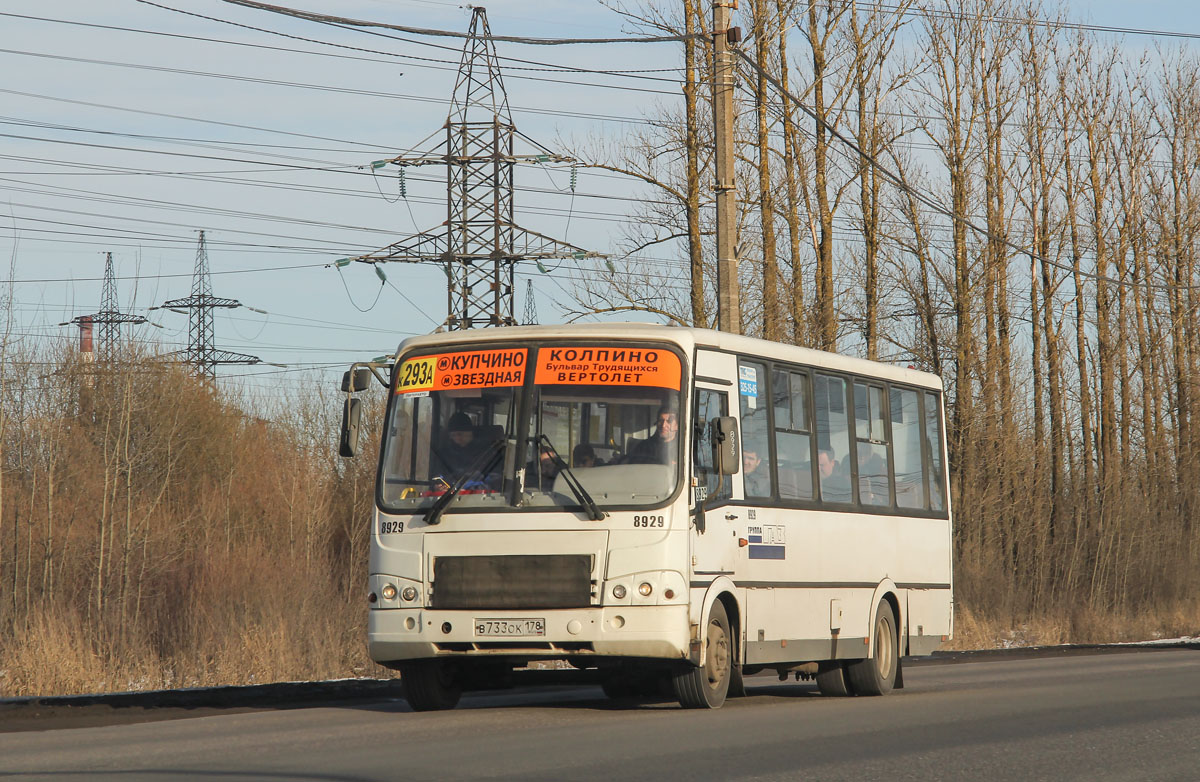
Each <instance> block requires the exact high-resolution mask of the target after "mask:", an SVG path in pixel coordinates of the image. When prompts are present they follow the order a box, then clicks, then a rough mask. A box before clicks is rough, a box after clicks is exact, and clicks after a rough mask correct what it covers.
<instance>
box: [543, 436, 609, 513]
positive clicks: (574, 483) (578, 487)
mask: <svg viewBox="0 0 1200 782" xmlns="http://www.w3.org/2000/svg"><path fill="white" fill-rule="evenodd" d="M538 441H539V442H542V443H545V444H546V450H547V452H548V453H549V454H550V458H551V459H553V460H554V466H555V467H557V468H558V471H559V473H561V474H562V476H563V480H564V482H565V483H566V484H567V486H570V487H571V492H572V493H573V494H574V495H575V499H577V500H579V504H580V505H582V506H583V507H584V508H585V509H586V510H587V512H588V518H590V519H591V520H592V521H601V520H602V519H603V518H604V517H605V516H606V515H607V514H606V513H605V512H604V511H602V510H600V506H599V505H597V504H596V501H595V500H593V499H592V495H590V494H588V491H587V489H585V488H583V484H582V483H580V482H579V478H577V477H576V476H575V473H573V472H571V468H570V467H569V466H567V463H566V462H565V461H563V458H562V457H561V456H559V455H558V449H557V448H555V447H554V443H552V442H550V438H549V437H547V436H546V435H544V434H541V435H538Z"/></svg>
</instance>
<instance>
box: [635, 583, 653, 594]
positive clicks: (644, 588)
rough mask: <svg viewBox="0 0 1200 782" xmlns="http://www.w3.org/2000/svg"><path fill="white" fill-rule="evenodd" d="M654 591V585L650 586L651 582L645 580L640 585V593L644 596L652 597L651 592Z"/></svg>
mask: <svg viewBox="0 0 1200 782" xmlns="http://www.w3.org/2000/svg"><path fill="white" fill-rule="evenodd" d="M653 591H654V587H652V586H650V582H648V581H643V582H642V583H641V584H639V585H638V594H639V595H641V596H642V597H650V593H651V592H653Z"/></svg>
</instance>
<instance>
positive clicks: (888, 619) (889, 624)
mask: <svg viewBox="0 0 1200 782" xmlns="http://www.w3.org/2000/svg"><path fill="white" fill-rule="evenodd" d="M874 630H875V651H874V653H873V654H872V655H871V656H870V657H868V658H866V659H865V660H855V661H854V662H851V663H848V664H847V665H846V678H847V679H848V683H849V685H850V689H851V691H852V692H854V694H856V695H885V694H887V693H889V692H891V691H892V687H894V686H895V684H896V671H898V670H899V669H900V654H899V650H900V642H899V640H898V639H897V637H896V613H895V612H894V611H893V610H892V605H891V603H889V602H888V601H886V600H881V601H879V607H878V608H876V609H875V624H874Z"/></svg>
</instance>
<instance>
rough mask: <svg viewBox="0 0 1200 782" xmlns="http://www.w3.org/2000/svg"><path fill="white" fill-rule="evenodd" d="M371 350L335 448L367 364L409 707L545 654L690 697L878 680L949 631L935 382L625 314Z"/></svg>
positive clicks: (380, 652)
mask: <svg viewBox="0 0 1200 782" xmlns="http://www.w3.org/2000/svg"><path fill="white" fill-rule="evenodd" d="M385 368H386V365H381V364H375V365H355V366H354V367H352V369H351V371H350V372H348V373H346V379H345V380H344V382H343V390H345V391H346V392H347V400H346V408H345V413H344V417H343V422H344V426H343V435H342V452H343V455H353V453H354V451H355V449H356V445H355V444H356V442H357V427H358V408H357V405H358V403H359V400H358V399H357V398H354V397H353V394H355V393H356V392H358V391H361V390H363V389H365V388H366V387H367V385H369V383H370V375H371V374H372V373H374V375H375V377H376V378H377V379H379V381H380V382H382V383H386V384H388V385H389V390H390V393H389V397H390V398H389V402H388V408H387V413H386V421H385V426H384V432H383V438H382V449H381V455H380V462H379V473H378V482H377V491H376V497H375V501H376V508H375V512H374V521H373V529H372V534H371V549H370V571H369V572H370V575H369V580H370V584H369V590H368V592H369V595H368V599H369V602H370V609H369V613H368V615H369V619H368V641H369V648H370V655H371V657H372V659H374V660H375V661H377V662H379V663H380V664H382V665H385V666H388V667H392V668H396V669H399V670H400V672H401V679H402V684H403V688H404V691H405V695H406V697H407V699H408V701H409V703H410V704H411V706H412V707H413V708H414V709H417V710H434V709H447V708H453V707H454V705H455V704H456V703H457V702H458V699H459V695H460V694H461V692H462V690H463V689H464V687H465V688H470V687H474V686H487V685H488V684H490V683H494V682H495V681H496V680H499V679H502V678H503V677H506V676H508V675H509V673H510V672H511V671H512V670H513V669H514V668H518V667H522V666H527V665H529V663H530V662H531V661H541V660H565V661H567V662H568V663H569V664H570V665H572V666H574V667H576V668H592V669H596V673H597V674H598V677H599V678H600V679H601V680H602V681H603V682H604V685H605V691H606V692H608V693H609V694H610V695H618V694H623V693H624V694H628V693H631V692H636V691H638V690H642V689H646V688H655V687H667V686H668V683H669V686H670V687H672V688H673V692H674V694H675V696H676V697H677V698H678V699H679V701H680V703H681V704H682V705H683V706H685V707H691V708H716V707H719V706H720V705H721V704H722V703H723V702H724V701H725V699H726V697H727V696H729V695H738V694H741V693H742V692H744V690H743V683H742V677H743V676H744V675H747V674H751V673H757V672H760V671H763V670H774V671H776V672H778V674H779V676H780V678H781V679H782V678H786V677H787V676H788V675H790V674H795V676H796V678H797V679H799V678H802V677H803V678H815V679H816V682H817V685H818V687H819V689H820V691H821V692H822V693H824V694H826V695H880V694H883V693H886V692H888V691H889V690H891V689H892V688H893V687H898V686H903V680H902V677H901V671H900V661H901V660H900V658H901V656H902V655H906V654H928V653H930V652H932V651H933V650H934V649H935V648H936V647H937V646H938V645H940V644H941V643H942V642H943V641H945V640H946V639H947V638H949V637H950V635H951V632H952V625H953V619H952V616H953V597H952V588H951V520H950V508H949V501H948V496H947V491H946V489H947V477H946V451H945V436H944V431H945V426H944V421H943V413H942V386H941V381H940V380H939V378H937V377H936V376H933V375H930V374H926V373H923V372H918V371H915V370H912V369H901V368H897V367H893V366H888V365H884V364H878V363H873V362H868V361H863V360H859V359H854V358H848V357H845V356H840V355H835V354H831V353H824V352H820V351H815V350H809V349H805V348H798V347H791V346H786V345H780V344H775V343H771V342H765V341H763V340H759V339H752V338H748V337H742V336H735V335H730V334H726V333H721V332H716V331H708V330H702V329H689V328H674V327H666V326H653V325H644V324H631V323H621V324H611V325H576V326H529V327H516V328H500V329H487V330H481V331H470V332H465V331H460V332H452V333H448V334H439V335H431V336H422V337H416V338H413V339H409V340H406V341H405V342H404V343H403V344H401V345H400V348H399V351H398V352H397V353H396V356H395V358H394V361H393V362H391V363H390V370H391V371H390V377H389V376H388V374H387V372H385V371H384V370H385ZM668 691H670V690H668Z"/></svg>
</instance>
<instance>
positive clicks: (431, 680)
mask: <svg viewBox="0 0 1200 782" xmlns="http://www.w3.org/2000/svg"><path fill="white" fill-rule="evenodd" d="M400 684H401V685H402V686H403V688H404V699H405V700H407V701H408V705H409V706H411V707H412V710H413V711H445V710H447V709H453V708H454V707H455V706H457V705H458V699H459V698H460V697H462V682H461V681H460V680H459V678H458V677H457V676H456V675H455V672H454V671H453V670H452V669H451V668H450V666H448V665H447V664H446V663H445V661H444V660H414V661H413V662H410V663H403V664H402V665H401V666H400Z"/></svg>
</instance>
